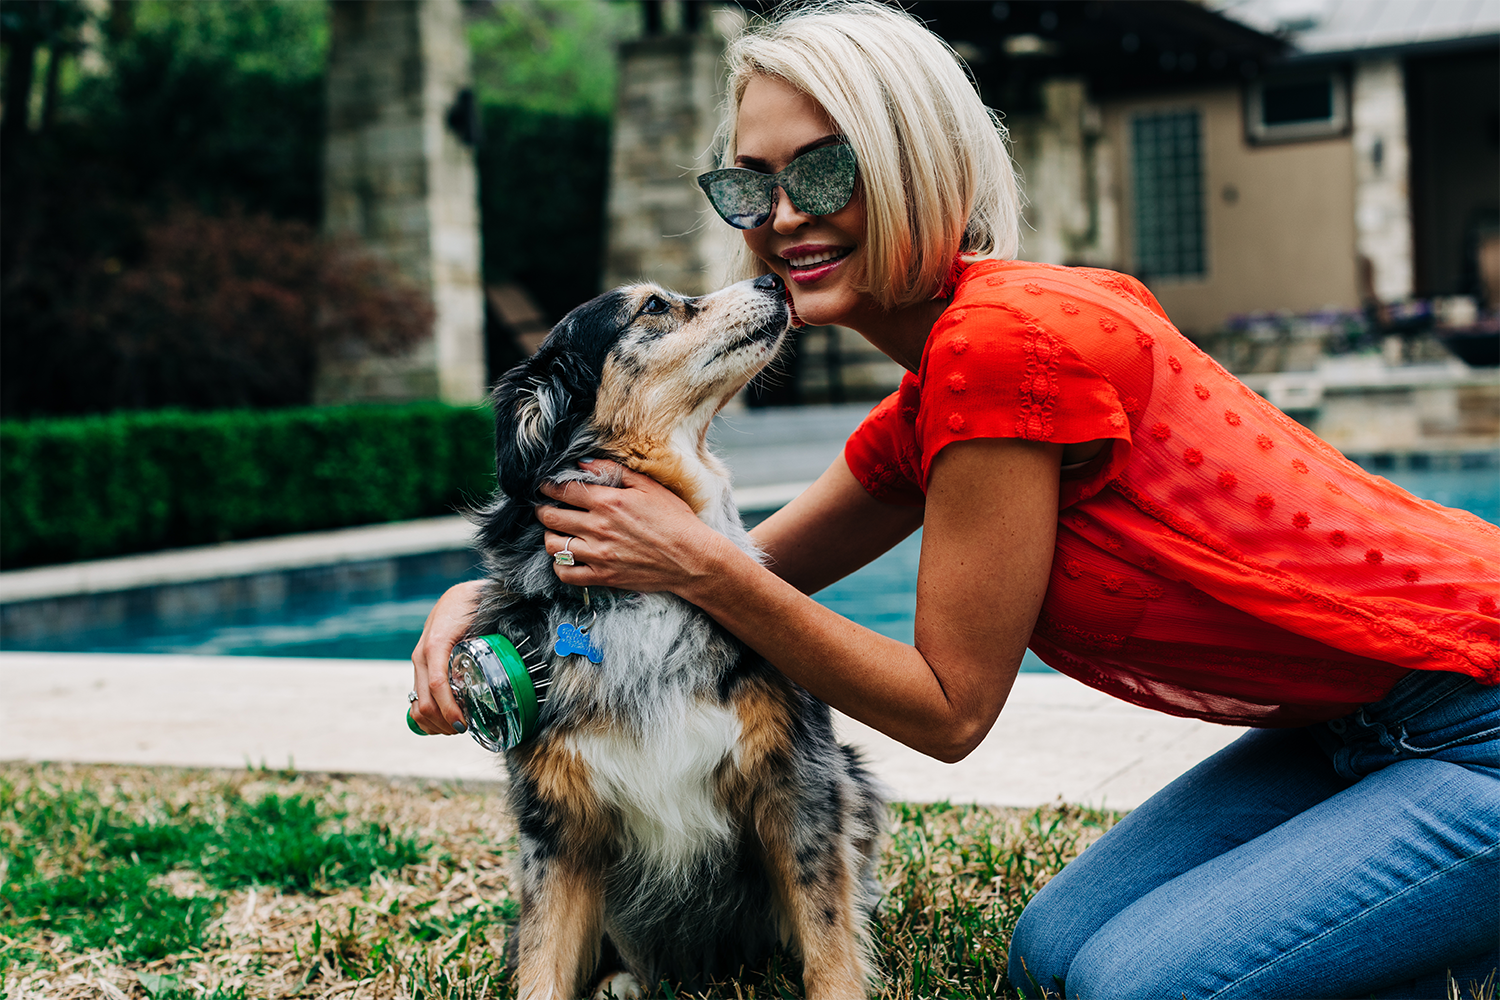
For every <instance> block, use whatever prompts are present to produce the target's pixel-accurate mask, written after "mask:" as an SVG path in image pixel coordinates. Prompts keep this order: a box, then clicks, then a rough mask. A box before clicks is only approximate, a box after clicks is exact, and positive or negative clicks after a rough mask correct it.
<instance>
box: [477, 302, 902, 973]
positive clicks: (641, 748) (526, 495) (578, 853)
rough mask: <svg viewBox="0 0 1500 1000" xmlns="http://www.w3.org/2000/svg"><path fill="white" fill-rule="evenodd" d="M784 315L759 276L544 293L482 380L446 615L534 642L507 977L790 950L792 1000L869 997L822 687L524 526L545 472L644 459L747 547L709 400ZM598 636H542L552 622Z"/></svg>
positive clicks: (847, 804) (559, 477)
mask: <svg viewBox="0 0 1500 1000" xmlns="http://www.w3.org/2000/svg"><path fill="white" fill-rule="evenodd" d="M787 324H789V310H787V304H786V294H784V288H783V285H781V282H780V279H777V277H774V276H765V277H759V279H753V280H748V282H741V283H738V285H732V286H729V288H726V289H723V291H720V292H714V294H711V295H703V297H696V298H688V297H682V295H676V294H673V292H670V291H667V289H664V288H660V286H657V285H633V286H627V288H621V289H616V291H612V292H606V294H604V295H600V297H598V298H595V300H592V301H589V303H585V304H583V306H579V307H577V309H574V310H573V312H570V313H568V315H567V316H565V318H564V319H562V321H561V322H559V324H558V325H556V327H555V328H553V330H552V333H550V334H549V336H547V339H546V340H544V342H543V343H541V346H540V348H538V351H537V354H535V355H532V357H531V358H528V360H526V361H523V363H520V364H519V366H516V367H514V369H511V370H510V372H508V373H507V375H505V376H504V378H502V379H501V382H499V384H498V387H496V388H495V393H493V405H495V451H496V474H498V478H499V493H498V496H496V501H495V502H493V504H490V505H489V507H487V508H484V510H483V511H480V514H478V522H480V531H478V537H480V547H481V552H483V556H484V565H486V573H487V582H486V585H484V588H483V595H481V598H480V604H478V609H477V613H475V618H474V621H472V624H471V628H469V634H471V636H481V634H495V633H499V634H504V636H507V637H510V639H511V640H513V642H516V640H519V639H526V640H529V643H531V645H532V648H537V646H541V648H546V649H547V651H550V654H549V663H550V687H549V688H547V694H546V702H544V705H543V706H541V711H540V715H538V720H537V733H535V736H534V738H531V739H529V741H526V742H523V744H520V745H517V747H514V748H511V750H508V751H507V753H505V768H507V771H508V774H510V787H508V796H510V808H511V811H513V814H514V817H516V822H517V828H519V852H517V858H516V885H517V886H519V889H520V912H519V919H517V925H516V930H514V933H513V934H511V939H510V952H511V955H510V957H511V963H513V967H514V975H516V985H517V996H519V997H522V1000H570V999H571V997H576V996H577V994H579V993H580V991H582V990H583V987H585V985H588V984H589V982H592V984H597V990H595V996H606V994H613V996H615V997H639V996H642V993H643V990H645V988H649V987H651V985H654V984H657V982H658V981H661V979H666V981H672V982H676V984H681V985H682V987H685V988H690V990H694V988H700V987H702V985H703V984H706V982H711V981H714V979H720V978H724V976H730V975H735V973H738V972H739V970H741V969H742V967H756V966H760V964H763V963H765V961H766V960H768V958H769V957H771V954H772V952H774V949H775V948H777V946H778V945H784V946H789V948H792V951H793V952H795V954H798V955H799V957H801V960H802V979H804V984H805V990H807V997H808V1000H853V999H859V997H865V996H867V990H868V985H870V982H871V976H873V973H871V961H870V943H868V919H870V916H871V913H873V910H874V906H876V903H877V900H879V888H877V883H876V879H874V862H876V850H877V843H879V834H880V829H882V814H883V802H882V799H880V795H879V793H877V790H876V786H874V781H873V780H871V777H870V775H868V772H867V771H865V769H864V766H862V765H861V762H859V759H858V756H856V754H855V751H852V750H850V748H847V747H843V745H840V744H838V742H837V739H835V738H834V732H832V723H831V717H829V711H828V706H826V705H823V703H822V702H819V700H816V699H814V697H811V696H810V694H807V693H805V691H804V690H801V688H799V687H796V685H795V684H792V682H790V681H787V679H786V678H784V676H781V675H780V673H778V672H777V670H775V669H774V667H771V666H769V664H768V663H766V661H765V658H762V657H760V655H757V654H756V652H753V651H751V649H748V648H747V646H745V645H744V643H742V642H739V640H738V639H735V637H733V636H730V634H729V633H727V631H724V630H723V628H721V627H720V625H717V624H715V622H714V621H712V619H711V618H708V616H706V615H705V613H703V612H700V610H697V609H696V607H693V606H690V604H687V603H685V601H682V600H679V598H676V597H673V595H670V594H622V592H600V591H598V589H594V592H592V594H589V595H588V603H586V604H585V594H583V592H580V591H579V588H573V586H567V585H564V583H561V582H559V580H558V579H556V576H555V573H553V568H552V567H553V561H552V558H550V556H549V555H547V553H546V550H544V549H543V528H541V525H540V523H538V522H537V520H535V514H534V510H532V508H534V505H535V504H541V502H550V501H549V499H546V498H544V496H543V495H541V493H540V492H538V487H540V486H541V484H543V483H549V481H552V483H565V481H570V480H579V481H589V483H606V484H610V486H616V484H618V481H609V480H607V478H606V477H601V475H598V474H589V472H585V471H582V469H580V466H579V459H583V457H604V459H612V460H615V462H618V463H619V465H624V466H628V468H631V469H636V471H639V472H643V474H646V475H651V477H652V478H655V480H657V481H658V483H661V484H663V486H666V487H667V489H670V490H672V492H675V493H676V495H678V496H681V498H682V499H684V501H685V502H687V504H688V505H690V507H691V508H693V510H694V511H696V513H697V516H699V517H700V519H703V522H706V523H708V525H709V526H712V528H714V529H717V531H718V532H721V534H724V535H726V537H729V538H732V540H733V541H735V543H736V544H739V546H741V547H742V549H745V550H747V552H756V549H754V543H753V541H751V540H750V535H748V534H747V532H745V529H744V526H742V525H741V522H739V513H738V510H736V508H735V505H733V499H732V496H730V487H729V474H727V471H726V468H724V466H723V463H721V462H720V460H718V459H717V457H714V456H712V453H711V451H709V450H708V445H706V435H708V427H709V423H711V421H712V418H714V415H715V414H717V412H718V411H720V409H721V408H723V405H724V403H726V402H729V399H730V397H732V396H733V394H735V393H736V391H738V390H739V388H742V387H744V385H745V382H748V381H750V379H751V378H753V376H754V375H756V373H759V372H760V369H762V367H765V364H766V363H768V361H769V360H771V358H772V357H774V355H775V352H777V348H778V346H780V343H781V340H783V337H784V334H786V330H787ZM562 624H573V625H577V627H580V628H586V630H588V642H589V643H591V645H594V646H595V648H597V649H598V652H601V658H600V661H598V663H594V661H592V660H591V658H589V657H588V655H579V654H571V655H558V654H556V652H555V648H553V642H552V640H553V637H555V636H558V634H559V633H558V628H559V625H562Z"/></svg>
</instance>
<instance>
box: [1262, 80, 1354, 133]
mask: <svg viewBox="0 0 1500 1000" xmlns="http://www.w3.org/2000/svg"><path fill="white" fill-rule="evenodd" d="M1348 128H1349V88H1348V84H1347V83H1346V81H1345V80H1344V77H1343V74H1341V73H1337V72H1334V71H1333V70H1320V71H1316V72H1306V71H1303V72H1301V73H1296V74H1293V75H1290V76H1286V75H1283V76H1273V77H1271V78H1269V79H1266V80H1257V81H1256V82H1254V83H1252V84H1250V86H1249V88H1248V90H1247V91H1246V95H1245V131H1246V132H1247V133H1248V135H1249V137H1250V141H1251V142H1257V143H1260V142H1286V141H1289V140H1295V139H1326V138H1328V137H1330V136H1337V135H1343V134H1344V133H1345V132H1346V131H1348Z"/></svg>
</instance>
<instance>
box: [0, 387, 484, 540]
mask: <svg viewBox="0 0 1500 1000" xmlns="http://www.w3.org/2000/svg"><path fill="white" fill-rule="evenodd" d="M492 420H493V418H492V417H491V415H490V412H489V411H488V410H487V409H483V408H478V407H475V408H469V407H454V406H446V405H444V404H441V403H415V404H410V405H405V406H348V407H327V408H303V409H285V410H268V411H256V410H218V411H213V412H208V413H189V412H184V411H174V410H164V411H154V412H138V413H129V412H121V413H115V414H111V415H109V416H99V417H78V418H66V419H44V420H32V421H11V422H5V423H0V568H4V569H15V568H19V567H22V566H31V565H37V564H40V563H53V562H67V561H70V560H76V559H97V558H103V557H105V556H115V555H125V554H127V553H132V552H146V551H152V550H156V549H164V548H176V547H179V546H184V545H202V544H208V543H213V542H223V541H229V540H231V539H237V538H255V537H261V536H265V535H280V534H289V533H293V532H300V531H319V530H324V529H329V528H341V527H347V526H351V525H358V524H376V523H382V522H386V521H400V520H407V519H410V518H416V517H429V516H436V515H441V514H447V513H452V512H453V511H455V510H458V509H460V508H462V507H465V506H470V505H475V504H478V503H482V502H483V501H485V500H487V499H488V498H489V496H490V494H491V493H493V491H494V489H495V474H494V445H493V441H494V428H493V422H492Z"/></svg>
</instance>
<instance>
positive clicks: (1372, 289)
mask: <svg viewBox="0 0 1500 1000" xmlns="http://www.w3.org/2000/svg"><path fill="white" fill-rule="evenodd" d="M1351 104H1352V105H1353V107H1352V108H1351V111H1352V118H1353V122H1354V233H1355V246H1356V248H1357V249H1358V251H1359V254H1360V256H1361V257H1362V258H1363V259H1364V261H1367V262H1368V265H1367V266H1368V268H1369V273H1368V275H1367V277H1366V282H1367V285H1368V287H1367V288H1365V289H1362V291H1363V292H1364V293H1365V294H1371V293H1373V295H1374V297H1375V298H1376V299H1378V300H1379V301H1381V302H1397V301H1400V300H1402V299H1407V298H1410V297H1411V294H1412V229H1411V190H1410V179H1409V178H1410V159H1411V158H1410V156H1409V155H1408V150H1407V137H1406V85H1405V75H1404V74H1403V72H1402V69H1401V61H1400V60H1399V59H1396V58H1387V59H1369V60H1362V61H1360V62H1357V63H1355V64H1354V86H1353V95H1352V100H1351Z"/></svg>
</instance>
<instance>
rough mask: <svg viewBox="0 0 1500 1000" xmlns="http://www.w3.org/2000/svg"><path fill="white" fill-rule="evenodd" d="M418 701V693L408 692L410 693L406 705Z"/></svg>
mask: <svg viewBox="0 0 1500 1000" xmlns="http://www.w3.org/2000/svg"><path fill="white" fill-rule="evenodd" d="M416 700H417V692H415V691H408V692H406V703H407V704H408V705H410V704H411V703H412V702H414V701H416Z"/></svg>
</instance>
